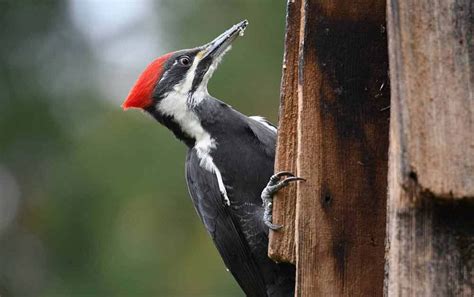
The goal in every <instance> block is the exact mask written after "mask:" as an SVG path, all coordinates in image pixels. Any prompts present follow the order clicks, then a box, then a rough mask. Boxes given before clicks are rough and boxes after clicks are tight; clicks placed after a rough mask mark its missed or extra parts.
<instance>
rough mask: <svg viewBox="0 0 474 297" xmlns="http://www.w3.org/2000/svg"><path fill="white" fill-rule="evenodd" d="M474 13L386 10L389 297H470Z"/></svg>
mask: <svg viewBox="0 0 474 297" xmlns="http://www.w3.org/2000/svg"><path fill="white" fill-rule="evenodd" d="M472 9H473V6H472V1H470V0H457V1H454V0H436V1H427V0H421V1H418V0H417V1H415V0H408V1H399V0H390V1H388V28H389V30H388V33H389V52H390V77H391V84H392V104H391V106H392V107H391V124H390V162H389V168H390V170H389V200H388V223H387V237H388V241H387V243H388V245H387V248H388V256H387V261H388V263H387V264H388V265H387V272H388V277H387V281H386V284H387V288H386V292H387V295H388V296H473V295H474V220H473V213H474V201H473V198H474V151H473V150H474V142H473V141H474V136H473V135H474V134H473V133H474V132H473V131H474V127H473V122H474V120H473V113H474V106H473V104H474V101H473V95H472V92H473V71H472V65H473V39H472V31H473V23H472V20H473V11H472Z"/></svg>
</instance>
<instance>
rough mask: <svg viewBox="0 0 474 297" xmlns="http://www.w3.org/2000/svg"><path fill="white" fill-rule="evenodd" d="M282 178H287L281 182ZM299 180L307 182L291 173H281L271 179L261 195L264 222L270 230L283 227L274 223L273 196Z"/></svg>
mask: <svg viewBox="0 0 474 297" xmlns="http://www.w3.org/2000/svg"><path fill="white" fill-rule="evenodd" d="M286 176H289V177H286ZM282 177H286V178H285V179H283V180H281V178H282ZM299 180H302V181H306V180H305V179H304V178H302V177H297V176H295V175H294V174H293V173H291V172H289V171H281V172H278V173H276V174H274V175H272V176H271V177H270V180H269V181H268V184H267V186H266V187H265V189H263V191H262V195H261V197H262V202H263V208H264V212H263V222H264V223H265V225H266V226H267V227H268V228H270V229H272V230H274V231H276V230H279V229H281V228H282V227H283V226H282V225H277V224H273V223H272V205H273V195H274V194H275V193H277V192H278V191H279V190H280V189H282V188H284V187H286V186H288V185H289V184H290V183H291V182H294V181H299Z"/></svg>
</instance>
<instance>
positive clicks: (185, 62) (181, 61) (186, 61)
mask: <svg viewBox="0 0 474 297" xmlns="http://www.w3.org/2000/svg"><path fill="white" fill-rule="evenodd" d="M179 64H181V65H183V66H189V64H191V60H190V59H189V57H188V56H182V57H179Z"/></svg>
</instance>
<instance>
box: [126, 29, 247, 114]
mask: <svg viewBox="0 0 474 297" xmlns="http://www.w3.org/2000/svg"><path fill="white" fill-rule="evenodd" d="M247 24H248V22H247V20H244V21H241V22H240V23H238V24H236V25H234V26H232V27H231V28H230V29H228V30H227V31H225V32H224V33H222V34H221V35H219V36H218V37H217V38H216V39H214V40H213V41H211V42H209V43H208V44H205V45H203V46H199V47H196V48H193V49H186V50H180V51H176V52H171V53H168V54H166V55H163V56H161V57H159V58H157V59H156V60H154V61H153V62H151V64H149V65H148V66H147V68H146V69H145V70H144V71H143V73H142V74H141V75H140V77H139V78H138V80H137V82H136V83H135V85H134V86H133V88H132V89H131V91H130V93H129V95H128V97H127V99H126V100H125V102H124V103H123V104H122V107H123V108H124V109H127V108H141V109H145V110H150V109H156V111H158V112H160V109H165V105H168V106H169V105H170V104H175V103H176V101H183V102H185V103H186V104H188V105H189V104H191V105H192V104H194V103H197V102H198V101H199V100H201V99H202V97H203V96H204V95H207V83H208V82H209V79H210V78H211V76H212V74H213V72H214V70H215V69H216V67H217V65H218V64H219V62H220V60H221V59H222V57H223V56H224V54H225V53H226V52H227V51H228V50H229V49H230V47H231V44H232V42H233V41H234V40H235V39H236V38H237V37H238V36H239V35H242V34H243V32H244V30H245V28H246V27H247ZM173 102H174V103H173ZM161 105H163V106H161ZM163 111H164V110H161V112H163Z"/></svg>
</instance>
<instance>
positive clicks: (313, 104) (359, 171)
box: [270, 0, 389, 297]
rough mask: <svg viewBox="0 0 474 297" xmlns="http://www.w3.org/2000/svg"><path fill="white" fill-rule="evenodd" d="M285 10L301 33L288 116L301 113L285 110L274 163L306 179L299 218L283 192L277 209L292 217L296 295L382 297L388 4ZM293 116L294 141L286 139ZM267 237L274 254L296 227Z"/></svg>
mask: <svg viewBox="0 0 474 297" xmlns="http://www.w3.org/2000/svg"><path fill="white" fill-rule="evenodd" d="M288 11H289V13H288V20H287V23H288V25H287V30H299V31H298V34H296V32H287V35H286V36H287V38H286V53H285V57H286V58H287V63H286V69H284V75H283V82H282V86H283V87H284V88H283V95H282V113H284V112H286V111H287V110H290V111H291V113H290V114H292V115H293V114H295V110H296V114H297V118H296V120H295V119H293V118H291V120H288V119H286V120H285V118H284V117H283V116H284V115H283V114H282V115H281V118H282V121H281V122H280V135H279V140H278V156H277V168H278V169H291V166H293V165H292V164H295V163H296V169H297V170H296V173H297V174H298V175H299V176H302V177H305V178H306V179H307V182H306V183H299V184H298V186H297V194H296V214H295V216H294V217H292V216H291V212H290V211H289V210H287V209H286V208H284V207H290V206H291V205H292V204H291V203H288V201H294V200H293V199H294V198H293V199H292V198H291V197H285V198H286V200H285V199H280V198H281V197H278V198H277V199H276V200H275V204H276V205H275V209H274V212H275V218H276V222H277V223H283V224H285V226H290V225H291V221H295V222H296V223H295V247H296V254H295V256H296V257H295V258H296V265H297V285H296V286H297V287H296V295H297V296H311V297H312V296H342V295H343V296H381V295H382V291H383V277H384V237H385V218H386V216H385V213H386V188H387V162H388V160H387V151H388V125H389V121H388V118H389V110H388V106H389V91H388V90H389V88H388V77H387V72H388V56H387V40H386V32H385V1H382V0H365V1H363V0H358V1H344V0H336V1H335V0H302V1H291V0H290V1H289V2H288ZM295 11H299V13H297V12H295ZM296 18H299V20H296ZM298 21H299V26H298V25H296V23H297V22H298ZM295 36H298V39H299V42H298V43H297V42H295V38H296V37H295ZM297 51H298V52H299V56H298V63H295V62H294V55H295V53H296V52H297ZM289 57H291V59H290V58H289ZM296 78H297V80H296ZM296 84H297V89H296V91H295V88H294V86H295V85H296ZM285 86H291V88H286V89H285ZM295 101H296V103H295ZM295 122H296V123H297V139H296V140H291V141H288V139H289V138H291V135H290V134H291V133H294V132H291V131H292V130H291V129H292V128H291V127H293V129H294V125H295ZM289 125H291V127H289ZM282 131H287V132H283V133H282ZM288 131H289V132H288ZM295 143H297V148H296V152H295V148H294V147H295ZM281 160H284V161H281ZM285 166H288V167H285ZM284 232H287V231H286V230H284ZM271 236H272V237H271V238H272V241H271V245H270V254H271V255H272V251H275V250H278V247H277V246H278V244H280V243H282V242H287V241H288V240H291V234H290V232H288V233H287V235H282V236H276V234H274V233H273V234H272V235H271ZM283 246H284V248H283V249H282V251H280V254H279V256H278V257H277V258H278V259H279V260H281V259H290V260H291V259H292V257H291V253H292V246H291V244H284V245H283ZM282 255H283V256H282ZM285 255H286V256H285Z"/></svg>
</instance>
